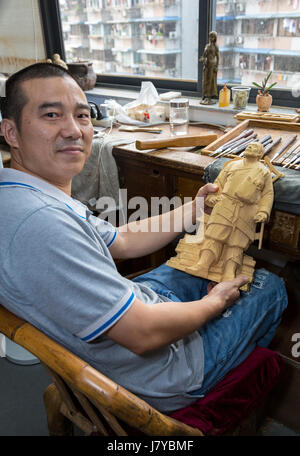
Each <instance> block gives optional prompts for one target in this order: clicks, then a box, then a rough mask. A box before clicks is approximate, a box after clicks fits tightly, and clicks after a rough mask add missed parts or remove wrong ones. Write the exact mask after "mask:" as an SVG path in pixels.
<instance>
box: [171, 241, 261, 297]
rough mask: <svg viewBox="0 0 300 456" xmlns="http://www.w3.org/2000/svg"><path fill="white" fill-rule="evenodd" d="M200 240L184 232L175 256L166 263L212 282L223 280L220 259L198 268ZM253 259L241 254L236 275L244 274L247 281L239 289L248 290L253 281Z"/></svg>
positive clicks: (222, 268)
mask: <svg viewBox="0 0 300 456" xmlns="http://www.w3.org/2000/svg"><path fill="white" fill-rule="evenodd" d="M201 244H202V242H201V241H199V238H198V236H197V235H191V234H186V235H185V236H184V238H183V239H181V240H180V241H179V243H178V245H177V247H176V252H177V256H176V257H172V258H170V259H169V260H168V261H167V265H168V266H170V267H172V268H174V269H179V270H180V271H184V272H187V273H188V274H191V275H194V276H196V277H202V278H203V279H208V280H211V281H213V282H222V281H223V280H225V279H224V278H223V275H224V266H225V265H224V262H223V261H222V260H220V261H219V262H218V263H216V264H215V265H213V266H211V267H210V268H209V270H207V269H205V268H199V267H198V266H197V262H198V260H199V256H200V248H201ZM254 267H255V260H254V259H253V258H252V257H250V256H248V255H245V254H244V256H243V263H242V264H241V265H240V266H239V267H238V269H237V271H236V276H238V275H244V276H246V277H248V278H249V283H248V284H246V285H243V286H242V287H241V288H240V289H241V290H242V291H248V290H249V288H250V283H251V282H252V281H253V276H254ZM234 278H235V277H231V278H229V277H226V280H230V279H234Z"/></svg>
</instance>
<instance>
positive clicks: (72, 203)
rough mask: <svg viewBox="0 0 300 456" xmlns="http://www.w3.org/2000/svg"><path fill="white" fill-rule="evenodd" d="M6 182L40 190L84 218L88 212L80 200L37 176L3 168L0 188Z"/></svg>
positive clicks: (10, 184)
mask: <svg viewBox="0 0 300 456" xmlns="http://www.w3.org/2000/svg"><path fill="white" fill-rule="evenodd" d="M6 184H7V186H14V187H21V188H24V189H29V190H35V191H40V192H42V193H44V194H46V195H48V196H51V197H52V198H55V199H56V200H58V201H61V202H62V203H64V204H65V205H66V206H68V207H69V208H70V209H71V210H73V211H74V212H76V213H77V214H78V215H79V216H80V217H82V218H84V219H86V218H87V215H88V214H87V212H88V213H90V211H89V209H88V208H87V207H86V206H85V205H84V204H82V203H81V202H80V201H78V200H75V199H74V198H71V196H69V195H67V194H66V193H65V192H63V191H62V190H59V189H58V188H57V187H55V186H54V185H52V184H49V183H48V182H46V181H44V180H42V179H39V178H38V177H35V176H32V175H31V174H27V173H23V172H22V171H18V170H16V169H11V168H3V169H1V170H0V188H1V186H6Z"/></svg>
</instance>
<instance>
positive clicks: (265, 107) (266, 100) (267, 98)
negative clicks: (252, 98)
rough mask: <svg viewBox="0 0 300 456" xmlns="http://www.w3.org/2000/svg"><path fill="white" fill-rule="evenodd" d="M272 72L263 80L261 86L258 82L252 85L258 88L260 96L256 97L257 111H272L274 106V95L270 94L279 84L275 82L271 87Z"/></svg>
mask: <svg viewBox="0 0 300 456" xmlns="http://www.w3.org/2000/svg"><path fill="white" fill-rule="evenodd" d="M271 74H272V71H270V72H269V73H268V74H267V76H266V77H265V78H264V79H263V81H262V82H261V84H257V82H252V84H253V85H254V86H255V87H257V88H258V94H257V97H256V104H257V110H258V111H262V112H267V111H269V109H270V106H271V104H272V101H273V98H272V95H271V94H270V93H269V90H270V89H271V88H272V87H274V85H276V84H277V82H273V84H271V85H269V86H268V84H269V80H270V77H271Z"/></svg>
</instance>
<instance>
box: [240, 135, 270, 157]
mask: <svg viewBox="0 0 300 456" xmlns="http://www.w3.org/2000/svg"><path fill="white" fill-rule="evenodd" d="M253 142H260V143H261V144H262V145H263V146H264V147H265V146H266V145H267V144H270V143H271V142H272V137H271V135H267V136H265V137H264V138H262V139H260V140H259V141H258V139H255V140H254V141H253ZM239 156H240V157H243V156H244V151H243V152H242V153H241V154H240V155H239Z"/></svg>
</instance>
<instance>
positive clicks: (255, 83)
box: [252, 81, 263, 90]
mask: <svg viewBox="0 0 300 456" xmlns="http://www.w3.org/2000/svg"><path fill="white" fill-rule="evenodd" d="M252 84H253V85H254V86H255V87H258V88H259V89H260V90H263V87H262V86H261V85H260V84H257V82H254V81H253V82H252Z"/></svg>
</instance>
